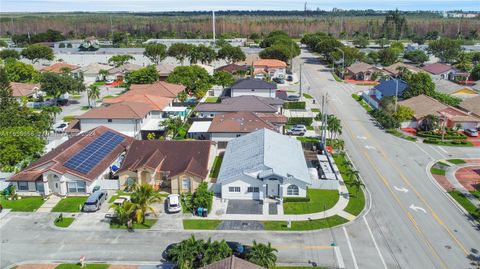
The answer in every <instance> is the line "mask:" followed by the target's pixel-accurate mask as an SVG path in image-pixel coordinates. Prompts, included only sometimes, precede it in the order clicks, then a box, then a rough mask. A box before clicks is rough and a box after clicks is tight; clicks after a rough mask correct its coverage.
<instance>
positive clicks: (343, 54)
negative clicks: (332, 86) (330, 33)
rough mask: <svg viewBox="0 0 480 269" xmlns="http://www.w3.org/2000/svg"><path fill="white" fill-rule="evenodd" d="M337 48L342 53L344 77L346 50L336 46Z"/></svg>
mask: <svg viewBox="0 0 480 269" xmlns="http://www.w3.org/2000/svg"><path fill="white" fill-rule="evenodd" d="M336 49H337V50H339V51H340V52H341V53H342V79H343V74H344V72H345V52H344V51H343V50H342V49H340V48H336Z"/></svg>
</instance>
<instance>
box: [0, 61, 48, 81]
mask: <svg viewBox="0 0 480 269" xmlns="http://www.w3.org/2000/svg"><path fill="white" fill-rule="evenodd" d="M5 71H6V72H7V74H8V80H9V81H12V82H36V81H37V80H38V79H39V76H40V75H39V73H38V72H37V71H36V70H35V69H34V68H33V66H31V65H29V64H26V63H23V62H20V61H16V60H13V59H8V60H6V61H5Z"/></svg>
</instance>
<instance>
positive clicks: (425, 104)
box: [398, 94, 480, 129]
mask: <svg viewBox="0 0 480 269" xmlns="http://www.w3.org/2000/svg"><path fill="white" fill-rule="evenodd" d="M467 100H468V99H467ZM398 104H399V105H402V106H407V107H410V108H411V109H412V110H413V111H414V112H415V113H414V116H413V119H412V120H411V121H408V122H403V123H402V128H417V127H418V126H420V125H421V124H422V121H423V119H424V118H425V117H426V116H428V115H436V116H438V117H439V118H440V119H446V126H447V127H448V128H453V127H455V126H457V125H460V129H471V128H477V127H478V126H480V117H478V116H475V115H473V114H469V113H467V112H465V111H462V110H460V109H458V108H455V107H452V106H448V105H445V104H443V103H442V102H440V101H438V100H436V99H433V98H432V97H430V96H426V95H423V94H422V95H419V96H415V97H412V98H409V99H406V100H403V101H400V102H398Z"/></svg>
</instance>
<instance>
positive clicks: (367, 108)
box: [352, 93, 373, 113]
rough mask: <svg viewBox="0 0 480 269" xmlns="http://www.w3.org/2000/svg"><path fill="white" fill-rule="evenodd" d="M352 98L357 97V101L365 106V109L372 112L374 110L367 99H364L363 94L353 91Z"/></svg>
mask: <svg viewBox="0 0 480 269" xmlns="http://www.w3.org/2000/svg"><path fill="white" fill-rule="evenodd" d="M352 98H353V99H355V101H357V102H358V103H359V104H360V105H361V106H362V107H363V108H365V110H366V111H367V112H368V113H370V112H372V111H373V108H372V107H371V106H369V105H368V104H367V103H366V102H365V100H363V99H362V96H360V95H357V94H355V93H352Z"/></svg>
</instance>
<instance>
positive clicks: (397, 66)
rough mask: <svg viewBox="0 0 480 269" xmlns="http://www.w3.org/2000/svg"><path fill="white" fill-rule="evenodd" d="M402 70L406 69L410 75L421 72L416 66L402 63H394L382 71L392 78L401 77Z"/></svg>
mask: <svg viewBox="0 0 480 269" xmlns="http://www.w3.org/2000/svg"><path fill="white" fill-rule="evenodd" d="M402 69H406V70H408V71H410V72H411V73H414V74H416V73H418V72H421V71H422V70H421V69H420V68H418V67H416V66H413V65H410V64H404V63H400V62H399V63H394V64H392V65H389V66H387V67H384V68H383V70H384V71H385V72H386V73H387V74H388V75H390V76H392V77H398V76H400V75H401V71H402Z"/></svg>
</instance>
